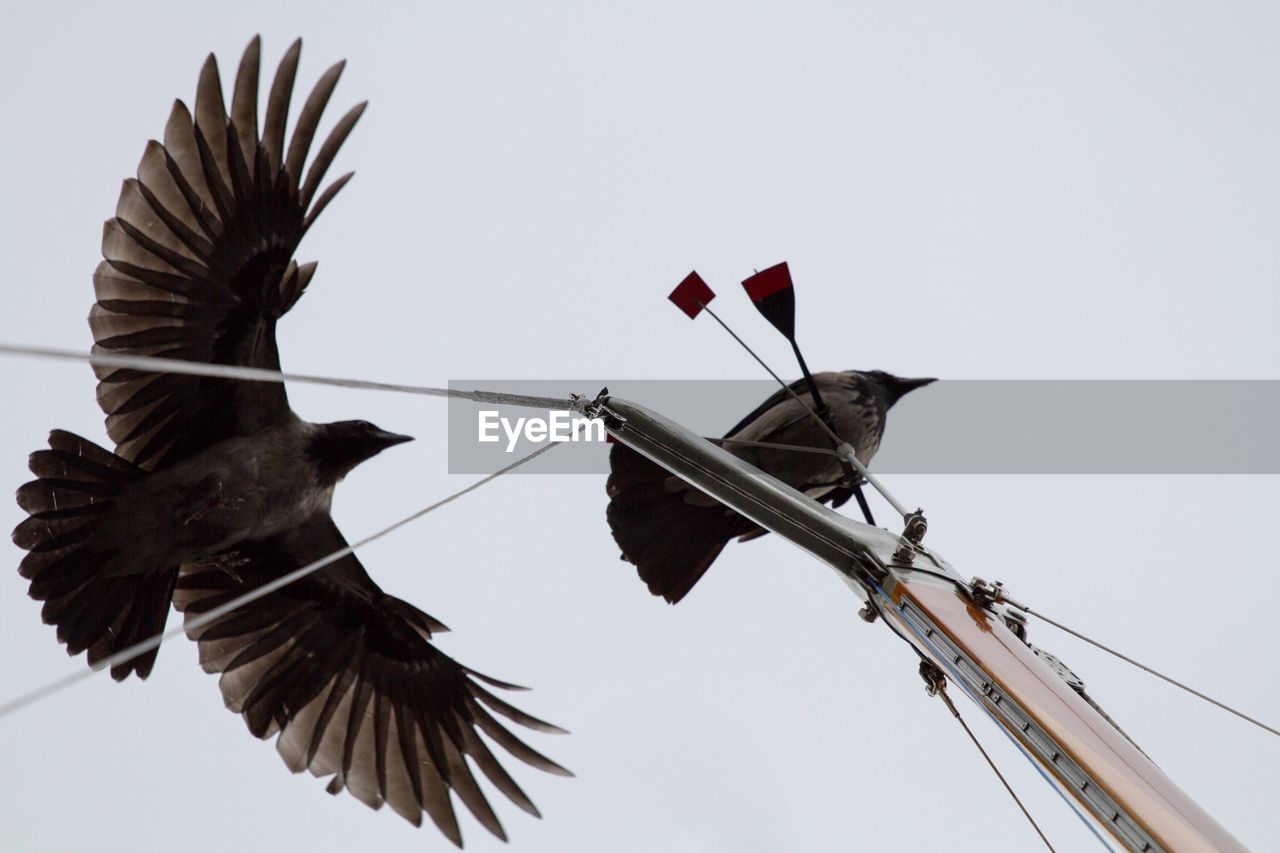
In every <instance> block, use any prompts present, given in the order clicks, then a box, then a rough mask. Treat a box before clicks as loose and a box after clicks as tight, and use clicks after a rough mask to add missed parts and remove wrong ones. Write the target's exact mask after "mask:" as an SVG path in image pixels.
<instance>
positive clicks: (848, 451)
mask: <svg viewBox="0 0 1280 853" xmlns="http://www.w3.org/2000/svg"><path fill="white" fill-rule="evenodd" d="M697 304H698V305H699V306H700V307H701V308H702V309H703V310H704V311H706V312H707V313H708V314H710V315H711V318H712V319H713V320H715V321H716V322H717V323H719V324H720V327H721V328H722V329H724V330H725V331H726V332H728V333H729V335H730V337H732V338H733V339H734V340H735V341H737V342H738V344H739V345H740V346H741V347H742V348H743V349H744V350H746V351H747V353H748V354H749V355H750V356H751V357H752V358H754V359H755V360H756V361H757V362H758V363H759V364H760V366H761V367H763V368H764V369H765V370H766V371H768V373H769V375H770V376H772V377H773V378H774V379H775V380H777V382H778V384H779V385H781V386H782V390H783V391H786V392H787V393H788V394H790V395H791V397H792V399H794V400H795V401H796V402H797V403H799V404H800V406H801V407H802V408H803V409H804V410H805V411H806V412H808V413H809V416H810V417H811V418H813V420H814V422H815V423H816V424H817V425H818V426H820V427H822V431H823V432H825V433H826V434H827V436H828V437H830V438H831V440H832V441H833V442H835V446H836V450H837V454H838V455H839V456H840V458H841V459H844V460H846V461H848V462H849V464H850V465H852V466H853V467H854V469H856V470H857V472H858V473H859V474H861V475H862V477H863V478H864V479H865V480H866V481H867V482H868V483H870V484H871V485H872V487H874V488H875V490H876V491H877V492H879V493H880V496H881V497H883V498H884V499H885V500H886V501H888V502H889V505H890V506H892V507H893V508H894V510H895V511H896V512H897V513H898V515H900V516H902V517H903V519H906V518H907V516H909V515H910V514H911V513H910V511H909V510H907V508H906V507H904V506H903V505H902V504H901V503H899V502H898V500H897V498H895V497H894V496H893V495H892V494H891V493H890V492H889V490H888V489H887V488H885V486H884V484H882V483H881V482H880V481H879V480H877V479H876V478H875V476H874V475H873V474H872V473H871V472H870V471H868V470H867V466H865V465H863V464H862V461H861V460H860V459H858V456H857V454H856V453H854V451H853V448H852V447H850V446H849V443H848V442H847V441H845V440H844V439H843V438H841V437H840V436H838V435H836V432H835V430H833V429H832V428H831V426H830V425H829V424H828V423H827V422H826V421H824V420H823V419H822V418H821V417H820V416H819V415H818V413H817V412H815V411H814V410H813V409H812V408H811V407H809V406H808V405H806V404H805V402H804V400H801V399H800V395H799V394H797V393H796V389H794V388H792V387H791V386H790V385H788V384H787V383H786V382H783V381H782V378H781V377H780V376H778V374H776V373H774V372H773V368H771V367H770V366H769V365H768V364H766V363H765V361H764V359H762V358H761V357H760V356H758V355H756V351H755V350H753V349H752V348H751V347H749V346H747V342H746V341H744V340H743V339H742V338H740V337H738V333H737V332H735V331H734V330H733V329H730V328H729V324H728V323H726V322H725V321H724V320H721V319H720V315H719V314H717V313H716V312H714V311H712V310H711V309H710V308H708V307H707V306H706V304H705V303H703V302H698V303H697Z"/></svg>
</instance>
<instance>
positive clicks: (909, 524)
mask: <svg viewBox="0 0 1280 853" xmlns="http://www.w3.org/2000/svg"><path fill="white" fill-rule="evenodd" d="M904 521H905V522H906V523H905V524H904V525H903V527H902V540H901V542H900V543H899V545H898V550H896V551H894V552H893V559H895V560H897V561H899V562H901V563H910V562H911V561H912V560H914V559H915V556H916V548H917V547H918V546H919V545H920V543H921V542H922V541H924V535H925V533H927V532H928V530H929V522H928V520H927V519H925V517H924V510H923V509H917V510H916V511H915V512H913V513H911V514H910V515H908V516H907V517H906V518H905V519H904Z"/></svg>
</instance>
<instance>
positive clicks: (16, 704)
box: [0, 442, 556, 718]
mask: <svg viewBox="0 0 1280 853" xmlns="http://www.w3.org/2000/svg"><path fill="white" fill-rule="evenodd" d="M555 446H556V442H552V443H549V444H544V445H543V446H542V447H539V448H538V449H536V450H534V451H533V452H532V453H530V454H528V455H527V456H523V457H521V458H520V459H517V460H516V461H515V462H512V463H511V464H510V465H507V466H506V467H504V468H500V469H498V470H497V471H494V472H493V473H492V474H488V475H486V476H484V477H481V478H480V479H479V480H476V481H475V482H474V483H472V484H471V485H469V486H466V487H465V488H462V489H459V490H458V491H456V492H454V493H453V494H451V495H449V496H448V497H445V498H442V499H441V500H438V501H436V502H435V503H433V504H430V505H429V506H425V507H423V508H422V509H420V510H418V511H417V512H415V513H413V514H411V515H407V516H405V517H404V518H402V519H400V520H399V521H397V522H395V523H394V524H390V525H388V526H386V527H384V528H382V529H381V530H379V531H377V532H375V533H371V534H369V535H368V536H366V537H364V538H363V539H360V540H359V541H356V542H352V543H351V544H350V545H348V546H346V547H345V548H339V549H338V550H336V551H334V552H333V553H331V554H327V555H325V556H323V557H321V558H320V559H318V560H315V561H313V562H310V563H307V564H306V565H305V566H302V567H301V568H298V569H295V570H293V571H292V572H289V573H288V574H286V575H281V576H280V577H278V578H275V579H274V580H271V581H269V582H267V583H265V584H263V585H262V586H260V587H257V588H255V589H252V590H250V591H249V592H246V593H245V594H244V595H241V596H239V597H238V598H234V599H232V600H231V601H228V602H227V603H226V604H223V605H220V606H218V607H215V608H213V609H212V610H210V611H208V612H207V613H202V614H200V615H199V616H196V617H194V618H191V619H187V620H185V621H184V622H183V624H181V625H179V626H177V627H176V628H171V629H169V630H168V631H163V632H161V633H159V634H156V635H155V636H153V637H150V638H149V639H146V640H143V641H142V642H140V643H135V644H133V645H132V646H129V648H127V649H123V650H121V651H119V652H116V653H115V654H114V655H111V656H110V657H108V658H104V659H103V660H100V661H98V662H97V663H96V664H93V665H92V666H91V667H89V668H87V669H81V670H78V671H76V672H73V673H71V674H70V675H67V676H64V677H62V678H60V679H58V680H57V681H52V682H50V683H49V684H46V685H44V686H43V687H39V688H37V689H35V690H32V691H30V692H28V693H24V694H22V695H21V696H18V697H15V698H13V699H10V700H9V701H8V702H5V703H4V704H2V705H0V718H2V717H5V716H8V715H9V714H11V713H13V712H14V711H18V710H20V709H22V708H25V707H27V706H28V705H31V704H34V703H35V702H38V701H40V700H41V699H45V698H47V697H49V696H52V695H53V694H55V693H58V692H59V691H61V690H63V689H64V688H67V687H70V686H72V685H73V684H76V683H78V682H80V681H84V680H85V679H87V678H90V677H92V676H93V675H95V674H97V673H99V672H102V671H103V670H107V669H110V668H111V667H113V666H116V665H118V664H122V663H126V662H128V661H131V660H133V659H134V658H136V657H137V656H138V655H141V654H145V653H146V652H149V651H151V650H152V649H154V648H156V647H157V646H159V645H160V644H161V643H163V642H164V641H165V640H168V639H172V638H174V637H176V636H178V635H180V634H185V633H187V632H189V631H195V630H198V629H199V628H202V627H204V626H205V625H208V624H209V623H211V622H214V621H216V620H218V619H221V618H222V617H223V616H225V615H226V614H228V613H230V612H231V611H233V610H235V609H237V608H239V607H243V606H244V605H246V604H250V603H252V602H254V601H257V600H258V599H259V598H262V597H263V596H266V595H270V594H271V593H273V592H275V591H276V590H278V589H280V588H282V587H285V586H288V585H289V584H291V583H293V582H294V581H296V580H300V579H301V578H304V577H306V576H307V575H309V574H311V573H312V572H315V571H318V570H320V569H322V568H324V567H325V566H327V565H329V564H330V563H334V562H337V561H338V560H341V559H342V558H343V557H346V556H348V555H349V554H352V553H354V552H355V550H356V549H357V548H361V547H363V546H365V545H368V544H369V543H370V542H373V541H375V540H377V539H381V538H382V537H384V536H386V535H387V534H389V533H391V532H393V531H395V530H399V529H400V528H401V527H404V526H405V525H406V524H408V523H410V522H411V521H416V520H418V519H419V518H421V517H422V516H424V515H426V514H427V513H429V512H432V511H433V510H437V509H439V508H440V507H442V506H444V505H445V504H448V503H452V502H453V501H455V500H457V499H458V498H460V497H462V496H463V495H465V494H468V493H469V492H474V491H475V490H476V489H478V488H480V487H481V486H483V485H485V484H486V483H490V482H492V481H494V480H496V479H498V478H499V477H501V476H502V475H503V474H506V473H507V472H509V471H512V470H514V469H515V468H519V467H520V466H521V465H524V464H525V463H526V462H530V461H532V460H533V459H534V458H535V457H537V456H540V455H542V454H543V453H546V452H547V451H548V450H550V449H551V448H553V447H555Z"/></svg>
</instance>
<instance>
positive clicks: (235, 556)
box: [190, 551, 249, 586]
mask: <svg viewBox="0 0 1280 853" xmlns="http://www.w3.org/2000/svg"><path fill="white" fill-rule="evenodd" d="M248 562H249V558H248V557H241V556H240V552H239V551H223V552H222V553H220V554H209V555H207V556H204V557H201V558H200V559H199V560H197V561H196V562H194V563H191V564H190V565H192V566H193V567H196V568H200V569H217V570H218V571H220V572H222V573H223V574H225V575H226V576H227V577H229V578H231V579H232V580H233V581H235V582H236V583H238V584H239V585H240V586H244V578H242V577H240V574H239V573H238V572H237V571H236V567H237V566H243V565H245V564H246V563H248Z"/></svg>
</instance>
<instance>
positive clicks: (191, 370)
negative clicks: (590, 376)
mask: <svg viewBox="0 0 1280 853" xmlns="http://www.w3.org/2000/svg"><path fill="white" fill-rule="evenodd" d="M0 355H16V356H31V357H34V358H53V359H63V360H66V361H87V362H89V363H90V364H93V365H98V366H101V367H119V368H127V369H132V370H143V371H148V372H152V373H181V374H184V375H186V376H212V377H215V378H218V379H240V380H243V381H246V382H277V383H283V382H300V383H303V384H307V385H336V386H338V387H340V388H362V389H365V390H370V391H392V392H395V393H399V394H419V395H423V396H428V397H453V398H456V399H462V400H473V401H475V402H477V403H492V404H494V405H511V406H525V407H528V408H533V409H570V410H577V409H579V408H581V406H580V405H579V404H578V403H577V402H576V401H575V400H572V399H569V398H563V399H561V398H558V397H534V396H529V395H527V394H505V393H502V392H499V391H460V390H458V389H455V388H433V387H430V386H427V385H402V384H399V383H396V382H373V381H371V380H368V379H340V378H334V377H331V376H314V375H311V374H306V373H283V372H281V371H279V370H269V369H266V368H262V367H244V366H242V365H237V364H209V363H208V362H203V361H184V360H182V359H177V358H157V357H155V356H149V355H111V354H108V353H85V352H80V351H79V350H69V349H58V348H55V347H37V346H28V345H26V344H7V343H0Z"/></svg>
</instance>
